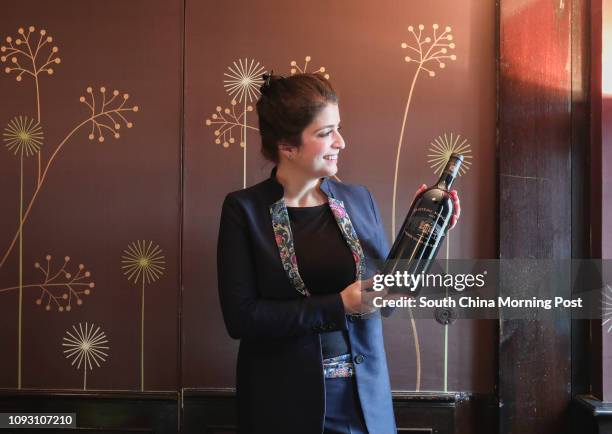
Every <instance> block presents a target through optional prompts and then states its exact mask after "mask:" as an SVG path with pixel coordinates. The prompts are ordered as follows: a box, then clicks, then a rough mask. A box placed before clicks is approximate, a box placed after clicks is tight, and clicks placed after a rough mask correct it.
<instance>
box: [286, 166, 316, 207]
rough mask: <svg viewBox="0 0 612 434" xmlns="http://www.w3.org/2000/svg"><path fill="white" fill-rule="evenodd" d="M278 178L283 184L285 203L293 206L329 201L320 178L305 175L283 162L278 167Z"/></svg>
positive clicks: (314, 204) (313, 204)
mask: <svg viewBox="0 0 612 434" xmlns="http://www.w3.org/2000/svg"><path fill="white" fill-rule="evenodd" d="M276 180H277V181H278V182H279V183H280V184H281V185H282V186H283V188H284V190H285V193H284V196H283V198H284V199H285V204H286V205H287V206H291V207H304V206H316V205H321V204H323V203H326V202H327V196H326V195H325V193H323V192H322V191H321V189H320V188H319V185H320V183H321V181H320V179H319V178H312V177H310V176H304V175H303V174H302V173H300V172H299V171H296V170H291V169H290V168H288V167H286V166H285V165H283V164H279V166H278V168H277V169H276Z"/></svg>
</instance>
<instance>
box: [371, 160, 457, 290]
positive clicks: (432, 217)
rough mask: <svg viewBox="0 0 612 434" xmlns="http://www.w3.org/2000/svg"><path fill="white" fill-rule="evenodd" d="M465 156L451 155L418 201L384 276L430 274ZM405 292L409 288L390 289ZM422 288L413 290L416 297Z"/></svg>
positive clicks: (448, 223)
mask: <svg viewBox="0 0 612 434" xmlns="http://www.w3.org/2000/svg"><path fill="white" fill-rule="evenodd" d="M462 162H463V155H460V154H451V156H450V158H449V159H448V162H447V163H446V167H445V168H444V170H443V171H442V174H441V175H440V179H439V180H438V182H437V183H436V184H435V185H433V186H431V187H429V188H427V189H426V190H425V191H423V192H421V193H420V194H419V195H417V196H416V197H415V198H414V201H413V202H412V205H411V207H410V210H409V211H408V214H407V215H406V219H405V220H404V223H403V224H402V227H401V229H400V231H399V233H398V235H397V238H396V239H395V242H394V243H393V246H392V247H391V250H390V251H389V255H387V259H386V261H385V265H384V267H383V274H395V273H396V272H397V271H400V272H401V273H404V272H407V273H409V274H414V275H416V274H420V273H427V271H428V270H429V267H430V266H431V263H432V261H433V260H434V259H435V257H436V255H437V254H438V250H439V249H440V246H441V245H442V241H443V240H444V237H445V236H446V233H447V232H448V228H449V226H450V221H451V217H452V215H453V212H454V205H453V201H452V199H451V195H450V192H449V189H450V187H451V185H452V184H453V181H454V180H455V178H456V177H457V174H458V173H459V168H460V167H461V163H462ZM389 290H390V292H404V291H407V289H406V288H389ZM418 290H419V288H418V287H412V288H409V291H410V292H411V293H412V294H413V295H416V294H417V292H418Z"/></svg>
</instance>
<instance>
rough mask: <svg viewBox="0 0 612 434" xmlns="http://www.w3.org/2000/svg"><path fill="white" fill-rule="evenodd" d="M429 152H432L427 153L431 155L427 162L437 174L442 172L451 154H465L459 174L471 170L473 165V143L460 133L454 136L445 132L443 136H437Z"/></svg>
mask: <svg viewBox="0 0 612 434" xmlns="http://www.w3.org/2000/svg"><path fill="white" fill-rule="evenodd" d="M429 152H430V153H429V154H427V156H428V157H429V160H427V162H428V163H429V164H430V167H431V168H432V169H433V170H434V173H435V174H436V175H440V174H441V173H442V170H444V167H445V166H446V163H447V162H448V159H449V158H450V156H451V154H461V155H463V163H462V164H461V167H460V168H459V175H463V174H465V173H466V172H467V171H468V170H470V166H471V165H472V161H471V160H472V155H471V153H472V149H471V145H470V144H469V143H468V141H467V139H464V138H462V137H461V135H460V134H457V135H455V136H453V133H450V137H449V136H448V135H447V134H446V133H444V135H443V136H438V137H436V138H435V139H434V141H433V142H431V146H430V147H429Z"/></svg>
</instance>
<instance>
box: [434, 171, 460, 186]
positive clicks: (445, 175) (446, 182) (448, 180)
mask: <svg viewBox="0 0 612 434" xmlns="http://www.w3.org/2000/svg"><path fill="white" fill-rule="evenodd" d="M455 178H456V175H454V174H452V173H450V172H446V171H445V172H442V175H441V176H440V179H438V183H437V187H438V188H439V189H440V190H450V188H451V186H452V185H453V181H454V180H455Z"/></svg>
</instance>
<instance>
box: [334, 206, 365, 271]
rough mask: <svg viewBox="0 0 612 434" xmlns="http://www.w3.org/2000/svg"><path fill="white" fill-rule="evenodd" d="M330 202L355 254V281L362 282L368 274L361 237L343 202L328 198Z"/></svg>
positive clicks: (346, 239) (345, 238) (347, 241)
mask: <svg viewBox="0 0 612 434" xmlns="http://www.w3.org/2000/svg"><path fill="white" fill-rule="evenodd" d="M328 200H329V207H330V208H331V210H332V212H333V213H334V217H335V218H336V223H338V226H339V227H340V231H341V232H342V235H343V236H344V240H345V241H346V244H348V246H349V248H350V249H351V252H353V259H354V260H355V279H356V280H362V279H363V278H364V276H365V272H366V267H365V255H364V254H363V249H362V248H361V243H360V242H359V237H357V232H355V228H354V227H353V223H351V219H350V217H349V215H348V213H347V212H346V209H345V208H344V203H343V202H342V201H341V200H337V199H334V198H331V197H330V198H328Z"/></svg>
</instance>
